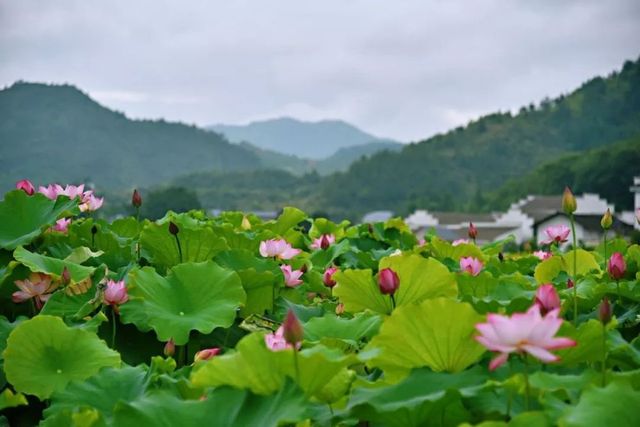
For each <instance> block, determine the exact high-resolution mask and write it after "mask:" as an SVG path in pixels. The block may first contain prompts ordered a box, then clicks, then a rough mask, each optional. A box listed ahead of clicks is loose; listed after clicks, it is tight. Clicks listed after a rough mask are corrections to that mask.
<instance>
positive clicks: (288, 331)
mask: <svg viewBox="0 0 640 427" xmlns="http://www.w3.org/2000/svg"><path fill="white" fill-rule="evenodd" d="M282 327H283V336H284V339H285V341H286V342H287V343H289V344H291V345H294V346H295V345H297V344H298V343H299V342H302V338H303V337H304V331H303V329H302V324H301V323H300V321H299V320H298V317H297V316H296V315H295V313H294V312H293V310H291V309H289V311H288V312H287V317H286V318H285V319H284V323H283V324H282Z"/></svg>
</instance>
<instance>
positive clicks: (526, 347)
mask: <svg viewBox="0 0 640 427" xmlns="http://www.w3.org/2000/svg"><path fill="white" fill-rule="evenodd" d="M559 311H560V310H559V309H555V310H552V311H550V312H549V313H547V314H546V315H545V316H542V315H541V314H540V307H539V306H538V305H537V304H534V305H533V306H532V307H531V308H530V309H529V310H527V312H526V313H515V314H513V315H512V316H503V315H500V314H494V313H491V314H489V315H487V323H478V324H477V325H476V329H477V330H478V331H479V332H480V335H478V336H476V337H475V338H476V340H477V341H478V342H479V343H480V344H482V345H483V346H485V347H486V348H487V349H489V350H491V351H497V352H499V353H500V354H499V355H498V356H496V357H495V358H493V360H491V362H490V363H489V369H490V370H494V369H496V368H497V367H499V366H501V365H503V364H504V363H505V362H506V361H507V359H508V358H509V355H510V354H511V353H520V354H523V353H528V354H530V355H532V356H533V357H535V358H537V359H539V360H541V361H543V362H545V363H549V362H557V361H558V360H560V358H559V357H558V356H556V355H555V354H553V353H551V352H550V351H549V350H557V349H561V348H565V347H572V346H575V345H576V342H575V341H573V340H571V339H569V338H563V337H559V338H557V337H554V335H555V334H556V333H557V332H558V329H560V326H561V325H562V319H561V318H559V317H558V313H559Z"/></svg>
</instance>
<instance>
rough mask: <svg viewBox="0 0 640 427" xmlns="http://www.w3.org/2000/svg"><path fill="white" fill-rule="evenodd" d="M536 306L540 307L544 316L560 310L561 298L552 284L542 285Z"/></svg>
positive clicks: (537, 295)
mask: <svg viewBox="0 0 640 427" xmlns="http://www.w3.org/2000/svg"><path fill="white" fill-rule="evenodd" d="M534 304H537V305H538V307H540V313H541V314H542V315H543V316H544V315H545V314H547V313H549V312H550V311H553V310H555V309H557V308H560V296H559V295H558V292H557V291H556V288H554V287H553V285H552V284H550V283H547V284H545V285H540V286H539V287H538V290H537V291H536V299H535V301H534Z"/></svg>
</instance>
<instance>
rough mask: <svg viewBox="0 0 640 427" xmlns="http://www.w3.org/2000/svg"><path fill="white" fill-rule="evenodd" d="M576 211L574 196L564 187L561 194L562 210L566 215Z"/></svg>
mask: <svg viewBox="0 0 640 427" xmlns="http://www.w3.org/2000/svg"><path fill="white" fill-rule="evenodd" d="M576 209H578V205H577V203H576V196H574V195H573V193H572V192H571V189H570V188H569V187H564V193H562V210H563V212H564V213H566V214H567V215H571V214H572V213H574V212H575V211H576Z"/></svg>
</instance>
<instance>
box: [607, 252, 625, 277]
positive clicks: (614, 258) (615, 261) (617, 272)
mask: <svg viewBox="0 0 640 427" xmlns="http://www.w3.org/2000/svg"><path fill="white" fill-rule="evenodd" d="M626 269H627V266H626V264H625V263H624V257H623V256H622V254H621V253H620V252H614V253H613V255H611V258H609V263H608V264H607V271H608V272H609V276H611V278H612V279H614V280H620V279H622V278H623V277H624V273H625V271H626Z"/></svg>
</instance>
